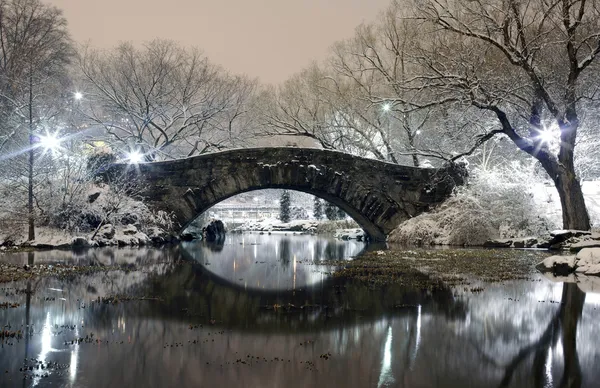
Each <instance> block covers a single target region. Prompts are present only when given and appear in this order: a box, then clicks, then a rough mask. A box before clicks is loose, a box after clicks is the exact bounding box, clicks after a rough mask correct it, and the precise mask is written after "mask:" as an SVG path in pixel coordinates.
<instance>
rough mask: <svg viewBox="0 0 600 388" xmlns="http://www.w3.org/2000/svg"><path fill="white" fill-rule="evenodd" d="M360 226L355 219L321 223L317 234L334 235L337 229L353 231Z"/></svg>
mask: <svg viewBox="0 0 600 388" xmlns="http://www.w3.org/2000/svg"><path fill="white" fill-rule="evenodd" d="M358 227H359V226H358V224H357V223H356V221H354V220H353V219H346V220H337V221H321V222H319V224H318V225H317V230H316V233H317V234H333V233H335V231H336V230H337V229H353V228H358Z"/></svg>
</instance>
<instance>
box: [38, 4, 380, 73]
mask: <svg viewBox="0 0 600 388" xmlns="http://www.w3.org/2000/svg"><path fill="white" fill-rule="evenodd" d="M45 1H47V2H49V3H51V4H54V5H56V6H57V7H59V8H61V9H62V10H63V11H64V14H65V16H66V18H67V20H68V22H69V29H70V31H71V34H72V36H73V38H74V39H75V40H76V41H78V42H86V41H88V42H90V43H91V44H92V45H94V46H96V47H103V48H108V47H112V46H114V45H116V44H118V43H119V42H121V41H133V42H134V43H142V42H144V41H148V40H152V39H153V38H157V37H158V38H167V39H173V40H176V41H178V42H181V43H182V44H184V45H187V46H196V47H199V48H202V49H203V50H204V52H205V53H206V54H207V55H208V57H209V58H210V59H211V60H212V61H214V62H216V63H219V64H221V65H223V66H224V67H225V68H227V69H229V70H231V71H233V72H236V73H244V74H247V75H249V76H251V77H259V78H260V79H261V81H263V82H268V83H277V82H281V81H283V80H285V79H286V78H288V77H289V76H290V75H292V74H294V73H296V72H298V71H300V70H301V69H302V68H304V67H306V66H307V65H308V64H310V62H311V61H313V60H321V59H323V58H325V56H326V53H327V49H328V48H329V47H330V46H331V45H332V44H333V43H334V42H336V41H338V40H341V39H345V38H349V37H351V36H352V34H353V32H354V28H355V27H356V26H357V25H358V24H360V23H361V22H363V21H366V22H370V21H373V20H375V18H376V17H377V14H378V13H379V12H381V11H383V9H384V8H385V7H386V6H387V5H388V4H389V1H390V0H45Z"/></svg>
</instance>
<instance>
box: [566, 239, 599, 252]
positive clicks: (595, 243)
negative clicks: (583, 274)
mask: <svg viewBox="0 0 600 388" xmlns="http://www.w3.org/2000/svg"><path fill="white" fill-rule="evenodd" d="M584 248H600V240H582V241H579V242H576V243H574V244H571V245H570V246H569V250H570V251H571V252H579V251H580V250H582V249H584Z"/></svg>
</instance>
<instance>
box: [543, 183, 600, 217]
mask: <svg viewBox="0 0 600 388" xmlns="http://www.w3.org/2000/svg"><path fill="white" fill-rule="evenodd" d="M581 189H582V190H583V195H584V196H585V204H586V205H587V209H588V212H589V214H590V217H591V220H592V224H593V225H594V226H596V227H600V181H586V182H583V183H582V184H581ZM533 197H534V200H535V202H536V203H537V204H539V205H540V206H542V207H543V208H544V209H545V211H546V214H548V217H549V218H552V219H556V220H561V219H562V213H561V207H560V198H559V197H558V192H557V191H556V188H555V187H554V186H553V185H545V184H543V183H539V184H536V185H535V186H534V190H533ZM558 223H559V224H560V222H558Z"/></svg>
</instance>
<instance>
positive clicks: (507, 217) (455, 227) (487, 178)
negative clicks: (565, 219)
mask: <svg viewBox="0 0 600 388" xmlns="http://www.w3.org/2000/svg"><path fill="white" fill-rule="evenodd" d="M541 183H543V180H542V178H540V177H538V176H537V175H536V174H535V172H533V171H532V169H527V168H525V167H524V166H522V165H521V164H520V163H512V164H510V165H508V166H500V167H497V168H495V169H493V170H477V169H475V170H473V171H472V172H471V179H470V182H469V184H468V185H466V186H463V187H459V188H457V189H456V191H455V193H454V195H453V196H452V197H451V198H450V199H448V200H447V201H446V202H444V203H443V204H441V205H440V206H438V207H437V208H435V209H433V210H432V211H430V212H428V213H423V214H421V215H419V216H417V217H414V218H412V219H410V220H408V221H406V222H404V223H403V224H401V225H400V226H399V227H398V228H397V229H396V230H395V231H394V232H393V233H392V234H391V235H390V236H389V239H388V241H389V242H392V243H401V244H417V245H432V244H440V245H481V244H483V243H484V242H485V241H487V240H490V239H495V238H517V237H526V236H538V235H543V234H545V233H547V232H548V230H551V229H555V228H557V227H558V222H559V221H560V220H557V219H552V218H548V217H547V214H548V213H549V212H548V211H547V209H546V207H545V205H544V204H540V203H536V201H535V197H534V195H533V193H534V190H535V189H536V185H537V184H541Z"/></svg>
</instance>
